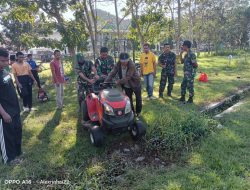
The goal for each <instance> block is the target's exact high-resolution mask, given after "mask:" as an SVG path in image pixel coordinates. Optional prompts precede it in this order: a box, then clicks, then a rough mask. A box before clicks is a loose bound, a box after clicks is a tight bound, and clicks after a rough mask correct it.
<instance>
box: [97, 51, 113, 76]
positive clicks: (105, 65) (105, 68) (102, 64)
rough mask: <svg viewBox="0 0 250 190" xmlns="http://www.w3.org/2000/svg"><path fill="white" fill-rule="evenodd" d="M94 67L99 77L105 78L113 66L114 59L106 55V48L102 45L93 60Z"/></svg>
mask: <svg viewBox="0 0 250 190" xmlns="http://www.w3.org/2000/svg"><path fill="white" fill-rule="evenodd" d="M95 67H96V70H97V74H98V76H99V77H101V78H103V79H105V78H106V77H107V76H108V74H109V73H110V72H111V70H112V69H113V67H114V59H113V57H111V56H110V55H108V48H106V47H102V48H101V50H100V57H98V58H97V59H96V60H95Z"/></svg>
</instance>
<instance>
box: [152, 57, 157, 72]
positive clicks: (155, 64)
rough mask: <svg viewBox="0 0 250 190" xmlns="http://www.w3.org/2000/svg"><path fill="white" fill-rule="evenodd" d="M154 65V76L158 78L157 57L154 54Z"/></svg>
mask: <svg viewBox="0 0 250 190" xmlns="http://www.w3.org/2000/svg"><path fill="white" fill-rule="evenodd" d="M152 54H153V53H152ZM153 65H154V76H156V66H157V63H156V57H155V55H154V54H153Z"/></svg>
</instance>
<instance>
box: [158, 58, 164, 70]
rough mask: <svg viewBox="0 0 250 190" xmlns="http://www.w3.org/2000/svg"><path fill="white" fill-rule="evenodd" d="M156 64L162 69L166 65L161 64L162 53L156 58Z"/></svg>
mask: <svg viewBox="0 0 250 190" xmlns="http://www.w3.org/2000/svg"><path fill="white" fill-rule="evenodd" d="M158 65H159V67H161V68H163V69H164V68H166V65H164V64H162V55H160V56H159V58H158Z"/></svg>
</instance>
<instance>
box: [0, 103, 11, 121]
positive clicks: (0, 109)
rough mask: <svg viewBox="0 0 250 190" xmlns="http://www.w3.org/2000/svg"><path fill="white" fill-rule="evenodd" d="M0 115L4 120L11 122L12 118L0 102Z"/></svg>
mask: <svg viewBox="0 0 250 190" xmlns="http://www.w3.org/2000/svg"><path fill="white" fill-rule="evenodd" d="M0 115H1V116H2V118H3V120H4V122H6V123H11V122H12V119H11V117H10V115H9V114H8V113H7V112H6V111H5V110H4V109H3V106H2V105H1V104H0Z"/></svg>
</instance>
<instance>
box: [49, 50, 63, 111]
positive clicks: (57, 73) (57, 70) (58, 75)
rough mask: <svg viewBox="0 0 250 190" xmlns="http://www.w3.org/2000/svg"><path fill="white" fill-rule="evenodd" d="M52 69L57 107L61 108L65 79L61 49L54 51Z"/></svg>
mask: <svg viewBox="0 0 250 190" xmlns="http://www.w3.org/2000/svg"><path fill="white" fill-rule="evenodd" d="M50 69H51V73H52V80H53V83H54V84H55V89H56V106H57V109H59V110H61V109H62V108H63V94H64V93H63V84H64V83H65V80H64V70H63V64H62V61H61V52H60V51H59V50H55V51H54V59H53V60H52V61H51V63H50Z"/></svg>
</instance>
